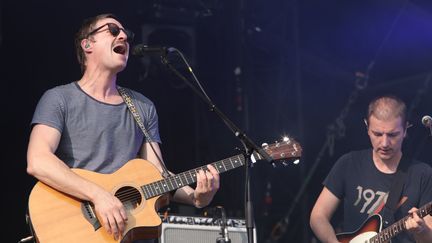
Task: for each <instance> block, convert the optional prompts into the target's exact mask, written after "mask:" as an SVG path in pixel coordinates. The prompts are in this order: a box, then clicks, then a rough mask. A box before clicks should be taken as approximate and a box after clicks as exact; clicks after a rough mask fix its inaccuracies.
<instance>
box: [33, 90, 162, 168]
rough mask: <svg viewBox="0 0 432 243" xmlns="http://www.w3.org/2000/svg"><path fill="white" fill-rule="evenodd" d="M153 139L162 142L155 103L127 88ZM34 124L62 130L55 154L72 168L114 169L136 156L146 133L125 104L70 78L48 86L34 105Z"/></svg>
mask: <svg viewBox="0 0 432 243" xmlns="http://www.w3.org/2000/svg"><path fill="white" fill-rule="evenodd" d="M127 90H128V93H129V94H130V96H131V98H132V100H133V103H134V104H135V106H136V108H137V110H138V112H139V114H140V116H141V119H142V120H143V123H144V126H145V127H146V129H147V130H148V133H149V134H150V137H151V139H152V140H153V141H154V142H159V143H160V137H159V129H158V117H157V113H156V109H155V107H154V104H153V103H152V102H151V101H150V100H149V99H148V98H146V97H145V96H143V95H142V94H140V93H138V92H135V91H133V90H130V89H127ZM31 124H32V125H35V124H44V125H48V126H50V127H53V128H55V129H57V130H59V131H60V133H61V139H60V142H59V145H58V148H57V150H56V155H57V156H58V157H59V158H60V159H61V160H63V161H64V162H65V163H66V164H67V165H68V166H69V167H71V168H82V169H87V170H91V171H95V172H100V173H112V172H114V171H116V170H117V169H119V168H120V167H122V166H123V165H124V164H125V163H126V162H128V161H129V160H131V159H134V158H136V157H137V155H138V152H139V149H140V147H141V145H142V144H143V141H144V134H143V132H142V131H141V129H140V128H139V126H138V124H137V123H136V121H135V120H134V118H133V116H132V114H131V112H130V111H129V110H128V108H127V105H126V104H125V103H124V102H123V103H121V104H118V105H111V104H106V103H103V102H100V101H97V100H95V99H94V98H92V97H91V96H89V95H88V94H86V93H85V92H84V91H83V90H82V89H81V87H80V86H79V85H78V84H77V83H76V82H72V83H69V84H66V85H61V86H57V87H54V88H52V89H50V90H47V91H46V92H45V93H44V95H43V96H42V98H41V99H40V100H39V103H38V105H37V107H36V111H35V113H34V115H33V119H32V122H31Z"/></svg>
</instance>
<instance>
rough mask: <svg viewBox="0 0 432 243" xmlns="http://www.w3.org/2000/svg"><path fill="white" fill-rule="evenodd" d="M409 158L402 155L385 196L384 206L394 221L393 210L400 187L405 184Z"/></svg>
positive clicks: (397, 200)
mask: <svg viewBox="0 0 432 243" xmlns="http://www.w3.org/2000/svg"><path fill="white" fill-rule="evenodd" d="M408 165H409V159H408V158H407V157H406V156H402V158H401V161H400V163H399V166H398V169H397V171H396V175H395V177H394V178H393V183H392V185H391V187H390V192H389V195H388V197H387V202H386V204H385V206H384V208H385V209H386V210H387V211H388V212H389V216H390V217H391V220H392V221H394V212H395V211H396V209H397V206H398V202H399V200H400V198H401V195H402V189H403V186H404V184H405V180H406V177H407V174H408V172H407V171H408Z"/></svg>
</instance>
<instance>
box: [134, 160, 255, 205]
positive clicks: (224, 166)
mask: <svg viewBox="0 0 432 243" xmlns="http://www.w3.org/2000/svg"><path fill="white" fill-rule="evenodd" d="M254 155H255V156H258V158H259V159H261V157H260V156H259V155H258V154H255V153H254ZM244 164H245V158H244V156H243V155H241V154H240V155H236V156H232V157H230V158H227V159H224V160H219V161H216V162H213V163H211V165H213V167H214V168H216V170H217V171H218V172H219V174H221V173H224V172H226V171H229V170H232V169H235V168H238V167H240V166H243V165H244ZM200 170H204V171H206V170H208V169H207V165H205V166H201V167H198V168H195V169H192V170H188V171H185V172H182V173H180V174H176V175H173V176H170V177H168V178H165V179H162V180H159V181H155V182H152V183H149V184H147V185H144V186H142V187H141V189H142V191H143V192H144V196H145V198H146V199H150V198H152V197H155V196H159V195H162V194H164V193H167V192H170V191H173V190H175V189H178V188H180V187H184V186H187V185H190V184H193V183H195V182H196V181H197V177H196V175H197V173H198V171H200Z"/></svg>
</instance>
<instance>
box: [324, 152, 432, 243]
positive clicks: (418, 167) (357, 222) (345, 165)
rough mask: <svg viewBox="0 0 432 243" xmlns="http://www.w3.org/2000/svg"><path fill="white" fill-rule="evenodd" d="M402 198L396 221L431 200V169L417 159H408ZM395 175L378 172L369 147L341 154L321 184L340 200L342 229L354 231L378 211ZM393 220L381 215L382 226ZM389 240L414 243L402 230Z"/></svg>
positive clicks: (395, 215) (384, 200)
mask: <svg viewBox="0 0 432 243" xmlns="http://www.w3.org/2000/svg"><path fill="white" fill-rule="evenodd" d="M408 164H409V167H408V171H407V177H406V181H405V184H404V187H403V190H402V198H405V197H406V201H405V202H404V203H403V204H402V205H401V206H400V207H399V208H398V209H397V210H396V212H395V214H394V217H395V220H399V219H401V218H403V217H405V216H406V215H408V210H410V209H411V208H412V207H417V208H420V207H421V206H423V205H425V204H426V203H429V202H430V201H432V168H431V167H430V166H429V165H427V164H425V163H421V162H418V161H409V162H408ZM394 178H395V174H386V173H383V172H381V171H379V170H378V169H377V168H376V166H375V164H374V162H373V160H372V150H371V149H367V150H361V151H353V152H350V153H347V154H345V155H343V156H342V157H341V158H340V159H339V160H338V161H337V162H336V164H335V165H334V166H333V168H332V170H331V171H330V173H329V174H328V176H327V178H326V179H325V180H324V186H325V187H326V188H327V189H328V190H330V191H331V192H332V193H333V194H334V195H335V196H336V197H337V198H339V199H340V200H342V203H343V209H344V210H343V214H344V217H343V219H344V222H343V231H344V232H352V231H355V230H357V229H358V228H359V227H360V226H361V225H362V223H363V222H364V221H365V220H366V219H367V218H368V217H369V216H371V215H373V214H376V213H377V212H380V208H382V207H383V205H384V204H385V202H386V201H387V197H388V193H389V191H390V187H391V185H392V182H393V179H394ZM391 223H393V222H392V219H390V218H386V217H384V218H383V224H384V226H383V228H386V226H388V225H390V224H391ZM392 242H393V243H394V242H400V243H402V242H404V243H405V242H414V240H413V239H412V237H411V236H410V235H409V234H407V233H401V234H400V235H399V236H398V237H396V238H395V239H392Z"/></svg>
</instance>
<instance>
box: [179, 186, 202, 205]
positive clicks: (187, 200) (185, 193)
mask: <svg viewBox="0 0 432 243" xmlns="http://www.w3.org/2000/svg"><path fill="white" fill-rule="evenodd" d="M173 201H175V202H178V203H184V204H188V205H192V206H195V207H198V208H201V207H205V206H207V205H196V203H197V201H196V199H195V196H194V189H193V188H192V187H190V186H185V187H182V188H179V189H178V190H177V191H176V193H175V194H174V196H173Z"/></svg>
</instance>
